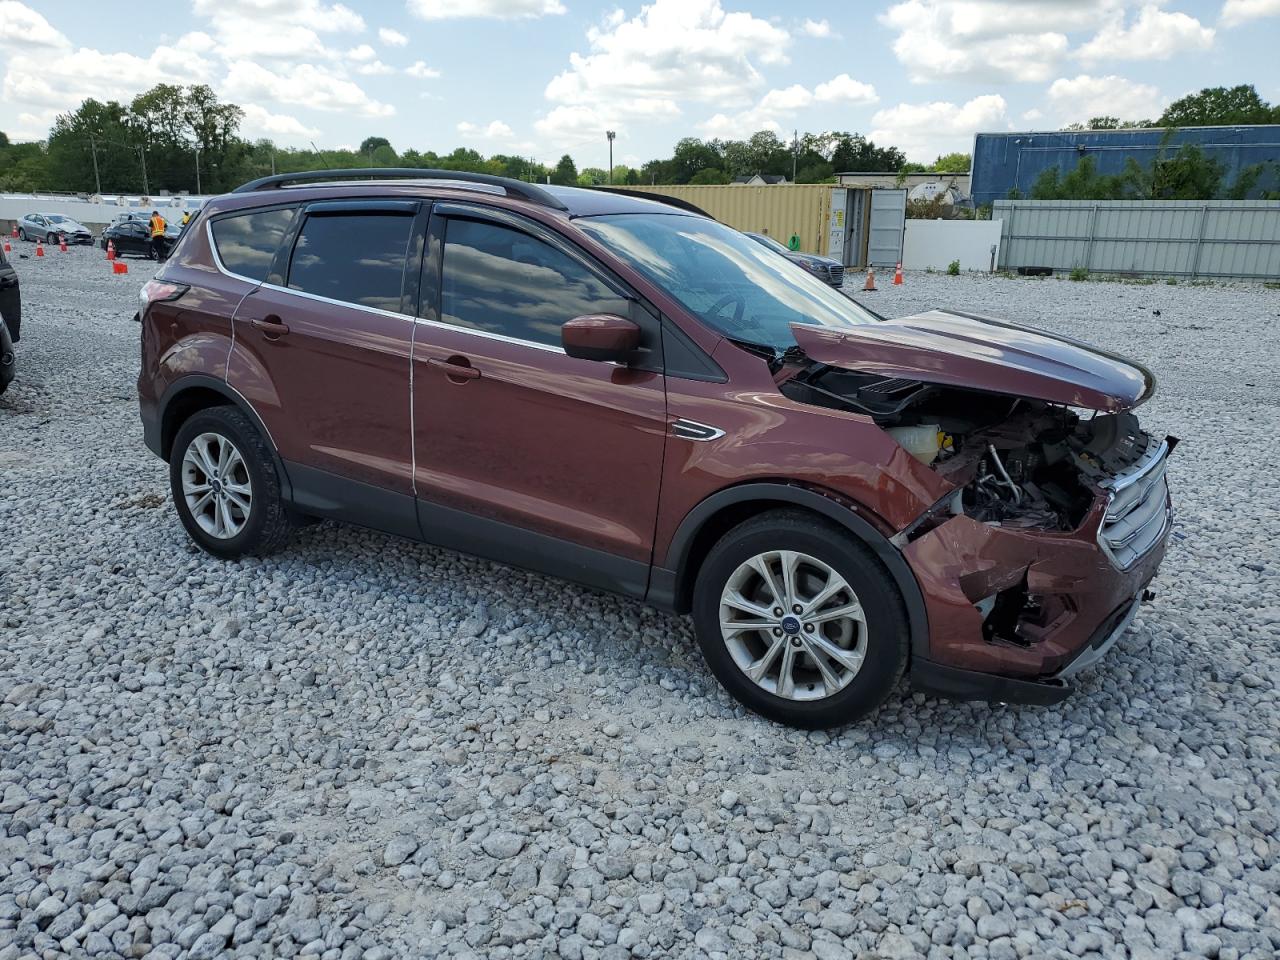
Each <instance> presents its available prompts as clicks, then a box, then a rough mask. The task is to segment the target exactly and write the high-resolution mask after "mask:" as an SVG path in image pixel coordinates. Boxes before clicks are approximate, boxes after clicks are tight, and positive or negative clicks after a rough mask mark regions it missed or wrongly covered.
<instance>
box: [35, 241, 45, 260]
mask: <svg viewBox="0 0 1280 960" xmlns="http://www.w3.org/2000/svg"><path fill="white" fill-rule="evenodd" d="M36 256H37V257H43V256H44V244H43V243H41V242H40V241H39V240H37V241H36Z"/></svg>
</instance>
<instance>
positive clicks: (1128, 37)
mask: <svg viewBox="0 0 1280 960" xmlns="http://www.w3.org/2000/svg"><path fill="white" fill-rule="evenodd" d="M1212 46H1213V28H1212V27H1205V26H1201V24H1200V21H1199V20H1197V19H1196V18H1195V17H1190V16H1188V15H1187V14H1185V13H1169V12H1166V11H1164V10H1161V9H1160V8H1159V7H1157V6H1156V5H1155V4H1153V3H1149V4H1147V5H1146V6H1145V7H1143V8H1142V10H1141V11H1139V13H1138V16H1137V17H1136V18H1135V19H1134V21H1133V23H1132V24H1130V25H1129V26H1128V27H1125V25H1124V18H1123V16H1122V15H1117V16H1116V17H1114V18H1113V19H1112V20H1111V22H1110V23H1109V24H1108V25H1106V26H1104V27H1103V28H1102V29H1101V30H1099V31H1098V34H1097V36H1095V37H1094V38H1093V39H1092V40H1090V41H1089V42H1088V43H1086V44H1085V45H1084V46H1083V47H1081V48H1080V49H1079V50H1077V51H1076V56H1077V57H1079V58H1080V59H1081V60H1084V61H1085V62H1096V61H1098V60H1168V59H1169V58H1170V57H1172V56H1173V55H1174V54H1175V53H1181V52H1183V51H1190V50H1207V49H1209V48H1210V47H1212Z"/></svg>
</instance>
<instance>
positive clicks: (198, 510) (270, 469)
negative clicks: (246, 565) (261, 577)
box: [169, 406, 293, 559]
mask: <svg viewBox="0 0 1280 960" xmlns="http://www.w3.org/2000/svg"><path fill="white" fill-rule="evenodd" d="M169 484H170V488H171V490H172V492H173V502H174V505H175V507H176V508H177V510H178V517H179V519H181V520H182V525H183V526H184V527H185V528H186V530H187V533H188V535H190V537H191V539H192V540H194V541H195V542H196V544H198V545H199V546H200V547H201V548H202V549H204V550H206V551H208V552H209V553H212V554H213V555H214V556H217V557H222V558H224V559H235V558H237V557H242V556H245V555H249V554H253V555H263V554H266V553H270V552H272V551H273V550H275V549H277V548H278V547H280V546H281V545H282V544H283V543H284V542H285V540H287V539H288V536H289V533H290V531H291V529H292V527H293V523H292V521H291V520H290V518H289V514H288V512H287V511H286V509H285V505H284V501H283V500H282V499H281V496H280V478H279V476H278V474H277V473H276V466H275V458H274V457H273V456H272V453H271V448H270V447H268V446H267V443H266V441H265V440H264V439H263V437H262V435H261V434H260V433H259V432H258V430H257V428H256V427H255V426H254V425H253V423H252V422H251V421H250V420H249V418H248V417H246V416H245V415H244V414H243V413H242V412H240V410H238V409H236V408H235V407H231V406H225V407H210V408H209V409H206V410H201V411H200V412H199V413H196V414H194V415H193V416H192V417H191V418H190V419H189V420H187V422H186V423H184V424H183V425H182V428H181V429H180V430H179V431H178V435H177V437H175V438H174V442H173V449H172V451H171V452H170V455H169Z"/></svg>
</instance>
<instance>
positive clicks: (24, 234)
mask: <svg viewBox="0 0 1280 960" xmlns="http://www.w3.org/2000/svg"><path fill="white" fill-rule="evenodd" d="M59 237H66V238H67V243H72V244H74V243H81V244H85V243H87V244H90V245H92V244H93V234H92V233H91V232H90V230H89V228H88V227H86V226H85V225H84V224H83V223H80V222H79V221H76V220H72V219H71V218H70V217H64V216H62V214H60V213H28V214H27V215H26V216H24V217H22V218H21V219H19V220H18V239H19V240H43V241H44V242H45V243H57V242H58V238H59Z"/></svg>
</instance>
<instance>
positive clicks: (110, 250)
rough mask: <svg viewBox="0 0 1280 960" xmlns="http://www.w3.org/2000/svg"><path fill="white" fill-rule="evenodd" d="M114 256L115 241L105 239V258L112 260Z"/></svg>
mask: <svg viewBox="0 0 1280 960" xmlns="http://www.w3.org/2000/svg"><path fill="white" fill-rule="evenodd" d="M115 258H116V242H115V241H114V240H108V241H107V259H108V260H114V259H115Z"/></svg>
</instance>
